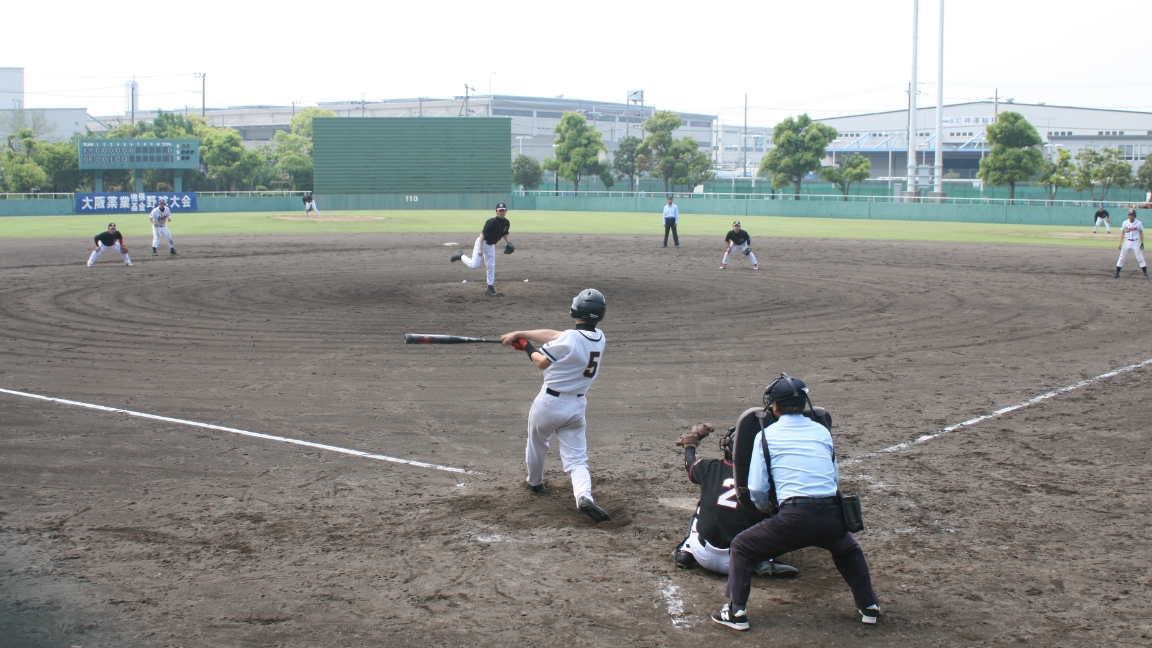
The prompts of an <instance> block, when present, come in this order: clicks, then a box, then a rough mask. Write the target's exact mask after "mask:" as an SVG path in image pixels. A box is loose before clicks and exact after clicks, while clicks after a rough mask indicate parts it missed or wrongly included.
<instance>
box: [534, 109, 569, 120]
mask: <svg viewBox="0 0 1152 648" xmlns="http://www.w3.org/2000/svg"><path fill="white" fill-rule="evenodd" d="M536 116H537V117H541V118H543V119H560V118H561V117H563V116H564V113H562V112H551V111H547V110H537V111H536Z"/></svg>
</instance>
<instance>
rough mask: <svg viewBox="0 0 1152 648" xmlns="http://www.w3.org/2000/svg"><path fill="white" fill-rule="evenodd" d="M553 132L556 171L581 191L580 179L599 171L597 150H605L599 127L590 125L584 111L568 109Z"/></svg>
mask: <svg viewBox="0 0 1152 648" xmlns="http://www.w3.org/2000/svg"><path fill="white" fill-rule="evenodd" d="M555 132H556V138H555V140H553V141H554V142H555V144H556V146H555V151H556V158H555V159H556V172H557V173H558V174H559V175H560V177H562V178H564V179H565V180H570V181H572V184H573V185H575V190H576V191H580V179H581V178H582V177H584V176H585V175H596V174H597V173H599V171H600V163H599V161H598V160H597V153H598V152H600V151H605V150H607V149H606V148H605V147H604V142H603V140H602V139H601V136H600V131H598V130H596V129H595V128H593V127H592V126H589V125H588V120H586V119H584V115H581V114H579V113H576V112H571V111H569V112H566V113H564V115H563V116H562V117H561V118H560V123H558V124H556V128H555Z"/></svg>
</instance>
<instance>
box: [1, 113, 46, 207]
mask: <svg viewBox="0 0 1152 648" xmlns="http://www.w3.org/2000/svg"><path fill="white" fill-rule="evenodd" d="M7 144H8V146H7V148H6V149H5V151H4V157H3V158H0V176H2V177H0V179H2V180H3V184H4V186H5V188H6V189H7V190H8V191H11V192H12V193H28V192H30V191H32V190H39V189H42V188H43V187H44V186H45V185H47V184H48V174H46V173H44V169H41V168H40V165H38V164H36V161H35V160H34V159H33V158H32V154H33V153H35V152H36V151H37V149H38V144H39V142H37V141H36V136H35V134H34V132H33V130H32V129H31V128H21V129H20V130H18V131H16V132H15V133H10V134H9V135H8V137H7Z"/></svg>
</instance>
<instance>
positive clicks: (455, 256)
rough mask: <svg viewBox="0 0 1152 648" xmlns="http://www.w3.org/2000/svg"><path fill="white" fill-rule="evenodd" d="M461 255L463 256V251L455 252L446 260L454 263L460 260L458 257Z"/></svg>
mask: <svg viewBox="0 0 1152 648" xmlns="http://www.w3.org/2000/svg"><path fill="white" fill-rule="evenodd" d="M462 256H464V253H463V252H457V253H456V254H453V255H452V258H451V259H448V261H449V262H450V263H455V262H457V261H459V260H460V257H462Z"/></svg>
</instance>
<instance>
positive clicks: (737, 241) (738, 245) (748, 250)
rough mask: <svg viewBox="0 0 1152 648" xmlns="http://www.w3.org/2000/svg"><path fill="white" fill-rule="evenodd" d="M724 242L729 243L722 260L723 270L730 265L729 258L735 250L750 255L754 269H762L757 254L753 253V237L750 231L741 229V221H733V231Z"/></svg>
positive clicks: (725, 237) (721, 267) (749, 258)
mask: <svg viewBox="0 0 1152 648" xmlns="http://www.w3.org/2000/svg"><path fill="white" fill-rule="evenodd" d="M724 242H725V243H727V244H728V249H727V250H724V259H723V260H722V261H720V269H721V270H723V269H724V268H726V267H727V266H728V259H730V258H731V257H732V251H733V250H736V251H737V252H741V253H742V254H744V256H746V257H748V260H749V261H751V262H752V269H753V270H759V269H760V265H759V264H758V263H756V255H755V254H752V237H751V236H749V235H748V232H745V231H744V230H742V229H740V221H736V222H735V223H732V231H730V232H728V234H727V235H725V236H724Z"/></svg>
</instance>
